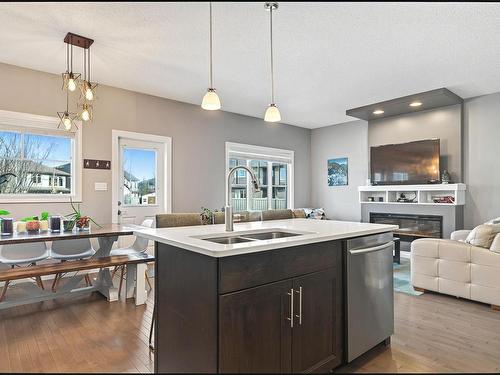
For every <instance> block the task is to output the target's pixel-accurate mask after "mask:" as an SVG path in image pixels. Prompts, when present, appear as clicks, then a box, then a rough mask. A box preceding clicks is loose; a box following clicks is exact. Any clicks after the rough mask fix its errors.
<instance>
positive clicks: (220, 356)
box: [136, 219, 397, 373]
mask: <svg viewBox="0 0 500 375" xmlns="http://www.w3.org/2000/svg"><path fill="white" fill-rule="evenodd" d="M234 229H235V230H234V232H225V230H224V226H223V225H207V226H193V227H178V228H162V229H145V230H140V231H137V232H136V235H138V236H142V237H145V238H148V239H150V240H153V241H155V253H156V266H155V267H156V269H155V271H156V273H155V275H156V278H155V304H156V306H155V307H156V319H157V320H156V329H155V346H156V355H155V371H156V372H173V373H179V372H205V373H207V372H208V373H236V372H239V373H254V372H268V373H269V372H282V373H283V372H326V371H329V370H331V369H333V368H335V367H337V366H339V365H340V364H342V363H343V362H344V360H345V350H346V342H345V341H346V340H345V339H344V336H345V303H346V302H345V299H346V297H345V290H346V285H345V284H346V282H347V281H346V277H345V275H344V273H345V271H344V269H345V255H344V253H345V251H344V249H345V244H346V240H348V239H353V238H358V237H364V236H371V237H370V238H372V237H373V238H375V237H376V236H377V235H380V234H385V235H386V236H390V237H389V238H390V239H392V234H390V232H391V231H393V230H395V229H397V227H396V226H392V225H378V224H367V223H353V222H340V221H316V220H308V219H290V220H275V221H264V222H250V223H239V224H235V228H234ZM374 235H375V236H374ZM367 238H368V237H367ZM386 238H387V237H386ZM389 241H390V240H389ZM374 248H375V247H374ZM391 257H392V254H391ZM390 273H391V274H390V275H388V276H387V277H390V279H391V280H392V271H390ZM380 285H382V283H381V284H380ZM391 286H392V282H391ZM390 293H391V295H392V290H391V291H390ZM389 336H390V334H389ZM386 338H387V337H384V339H386Z"/></svg>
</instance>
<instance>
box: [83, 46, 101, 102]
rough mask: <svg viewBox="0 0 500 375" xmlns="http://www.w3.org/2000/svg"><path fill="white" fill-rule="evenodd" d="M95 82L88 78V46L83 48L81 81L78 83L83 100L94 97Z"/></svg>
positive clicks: (89, 99)
mask: <svg viewBox="0 0 500 375" xmlns="http://www.w3.org/2000/svg"><path fill="white" fill-rule="evenodd" d="M96 89H97V83H95V82H94V83H93V82H92V81H91V80H90V47H89V48H86V49H84V50H83V81H82V82H81V83H80V91H81V96H82V98H83V100H85V101H92V100H94V99H95V90H96Z"/></svg>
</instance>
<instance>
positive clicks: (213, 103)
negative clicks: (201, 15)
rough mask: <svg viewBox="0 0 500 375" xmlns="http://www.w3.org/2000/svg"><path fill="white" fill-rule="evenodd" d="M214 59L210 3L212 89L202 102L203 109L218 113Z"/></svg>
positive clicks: (218, 103)
mask: <svg viewBox="0 0 500 375" xmlns="http://www.w3.org/2000/svg"><path fill="white" fill-rule="evenodd" d="M212 65H213V59H212V2H211V1H210V87H209V88H208V90H207V93H206V94H205V96H204V97H203V101H202V102H201V108H203V109H205V110H207V111H216V110H218V109H220V108H221V104H220V99H219V95H217V93H216V92H215V89H214V79H213V68H212Z"/></svg>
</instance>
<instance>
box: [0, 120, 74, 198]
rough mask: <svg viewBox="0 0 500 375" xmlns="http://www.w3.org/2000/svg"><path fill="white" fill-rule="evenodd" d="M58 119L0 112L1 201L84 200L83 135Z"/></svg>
mask: <svg viewBox="0 0 500 375" xmlns="http://www.w3.org/2000/svg"><path fill="white" fill-rule="evenodd" d="M57 125H58V119H56V118H52V117H45V116H34V115H28V114H22V113H16V112H7V111H0V200H2V201H9V202H16V201H17V202H41V201H43V202H47V201H54V202H57V201H68V200H69V198H70V197H71V198H73V199H75V200H80V191H81V188H80V186H81V185H80V184H81V181H80V176H81V168H80V165H81V156H80V144H79V143H80V137H79V136H80V132H79V131H78V132H76V133H69V132H66V131H63V130H58V129H57Z"/></svg>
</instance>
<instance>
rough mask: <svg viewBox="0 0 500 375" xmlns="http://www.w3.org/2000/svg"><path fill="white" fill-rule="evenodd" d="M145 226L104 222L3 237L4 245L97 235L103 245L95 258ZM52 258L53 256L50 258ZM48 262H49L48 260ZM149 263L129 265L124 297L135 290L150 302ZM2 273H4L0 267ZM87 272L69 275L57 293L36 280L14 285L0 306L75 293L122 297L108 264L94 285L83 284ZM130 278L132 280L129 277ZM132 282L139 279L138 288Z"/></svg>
mask: <svg viewBox="0 0 500 375" xmlns="http://www.w3.org/2000/svg"><path fill="white" fill-rule="evenodd" d="M144 228H145V227H143V226H140V225H135V224H101V225H99V226H97V225H92V226H91V227H90V228H89V229H87V230H78V229H76V228H75V229H73V230H72V231H67V232H66V231H61V232H51V231H50V230H48V231H39V232H37V233H29V232H24V233H17V232H14V234H12V235H8V236H1V237H0V246H1V245H10V244H18V245H22V244H23V243H32V242H53V241H61V240H76V239H81V238H89V239H91V238H96V239H97V241H98V244H99V248H98V249H97V250H96V252H95V254H94V255H93V256H92V257H91V259H95V258H103V257H109V256H110V252H111V249H112V248H113V245H114V243H115V242H116V241H117V240H118V238H119V237H120V236H130V235H133V234H134V231H135V230H138V229H144ZM48 259H49V260H50V258H48ZM44 262H45V261H44ZM146 267H147V264H145V263H137V264H130V265H127V275H129V277H127V286H126V291H125V293H123V294H122V295H121V296H120V297H121V299H123V300H124V299H126V298H129V297H131V296H132V295H134V290H135V303H136V305H141V304H144V303H145V302H146V299H147V292H146V286H145V276H144V274H145V272H146ZM0 272H2V271H1V270H0ZM84 277H85V275H84V274H78V273H77V274H76V275H72V276H66V277H65V278H64V279H65V281H66V282H65V283H63V285H61V287H60V288H58V289H57V290H56V291H55V292H53V291H52V290H50V288H49V290H47V289H45V290H44V289H41V288H39V287H38V286H37V285H36V284H34V283H32V282H21V283H16V284H15V285H14V286H13V287H15V288H16V293H13V294H14V296H12V297H10V298H8V297H6V298H5V299H4V301H2V302H0V309H3V308H7V307H13V306H19V305H24V304H28V303H34V302H41V301H46V300H51V299H55V298H61V297H68V296H73V295H81V294H88V293H91V292H95V291H97V292H99V293H101V294H103V295H104V296H105V297H106V299H107V300H108V301H110V302H111V301H116V300H118V294H119V293H118V288H116V287H115V286H114V284H113V279H112V275H111V272H110V270H109V268H108V267H104V268H101V269H99V271H98V273H97V277H96V278H95V279H94V280H93V281H92V285H91V286H83V287H82V286H81V285H80V284H81V282H82V280H83V279H84ZM129 279H130V280H129ZM132 281H134V282H135V287H131V286H132Z"/></svg>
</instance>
